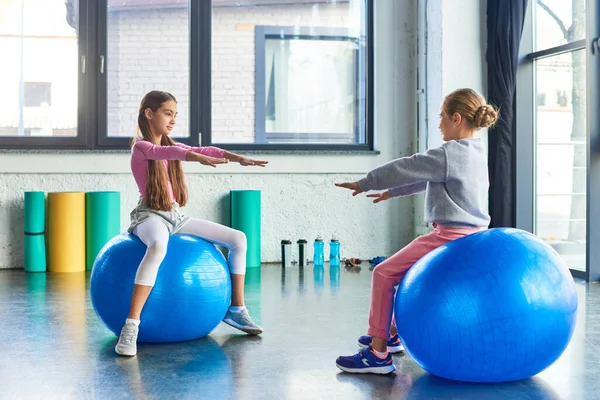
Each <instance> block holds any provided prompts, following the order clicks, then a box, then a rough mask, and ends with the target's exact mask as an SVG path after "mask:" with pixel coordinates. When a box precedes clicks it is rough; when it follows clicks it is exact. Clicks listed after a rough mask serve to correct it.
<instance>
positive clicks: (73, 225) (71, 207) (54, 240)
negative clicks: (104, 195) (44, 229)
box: [48, 192, 85, 272]
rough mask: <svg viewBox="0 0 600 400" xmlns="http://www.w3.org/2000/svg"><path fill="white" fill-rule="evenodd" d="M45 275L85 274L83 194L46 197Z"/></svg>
mask: <svg viewBox="0 0 600 400" xmlns="http://www.w3.org/2000/svg"><path fill="white" fill-rule="evenodd" d="M48 271H51V272H81V271H85V192H54V193H48Z"/></svg>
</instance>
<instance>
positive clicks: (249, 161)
mask: <svg viewBox="0 0 600 400" xmlns="http://www.w3.org/2000/svg"><path fill="white" fill-rule="evenodd" d="M238 162H239V163H240V165H242V166H244V167H247V166H256V167H264V166H265V165H266V164H268V163H269V162H268V161H260V160H253V159H251V158H246V157H241V158H240V160H239V161H238Z"/></svg>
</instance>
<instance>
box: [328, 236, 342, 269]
mask: <svg viewBox="0 0 600 400" xmlns="http://www.w3.org/2000/svg"><path fill="white" fill-rule="evenodd" d="M329 266H330V267H339V266H340V241H339V240H337V239H336V238H333V239H331V242H329Z"/></svg>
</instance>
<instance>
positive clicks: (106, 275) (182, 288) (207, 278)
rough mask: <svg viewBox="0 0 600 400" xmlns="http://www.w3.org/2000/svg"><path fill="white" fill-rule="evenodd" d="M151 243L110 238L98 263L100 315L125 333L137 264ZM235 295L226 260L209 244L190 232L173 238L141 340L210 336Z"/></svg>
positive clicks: (95, 285)
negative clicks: (232, 292) (124, 326)
mask: <svg viewBox="0 0 600 400" xmlns="http://www.w3.org/2000/svg"><path fill="white" fill-rule="evenodd" d="M145 253H146V246H145V245H144V244H143V243H142V241H141V240H140V239H139V238H137V237H136V236H134V235H131V234H122V235H119V236H117V237H115V238H113V239H112V240H111V241H109V242H108V243H107V244H106V245H105V246H104V247H103V248H102V250H101V251H100V253H99V254H98V257H97V258H96V261H95V263H94V266H93V269H92V275H91V283H90V296H91V299H92V304H93V306H94V310H95V311H96V314H97V315H98V317H99V318H100V320H101V321H102V322H103V323H104V325H106V327H107V328H108V329H109V330H110V331H112V332H113V333H114V334H115V335H117V336H118V335H119V334H120V330H121V328H122V326H123V323H124V321H125V319H126V318H127V315H128V314H129V306H130V304H131V295H132V293H133V287H134V281H135V275H136V272H137V268H138V266H139V264H140V262H141V261H142V258H143V257H144V254H145ZM230 299H231V277H230V275H229V268H228V267H227V261H226V260H225V257H224V256H223V254H221V252H220V251H219V250H218V249H217V248H216V247H215V245H213V244H212V243H210V242H207V241H205V240H203V239H200V238H198V237H195V236H191V235H183V234H175V235H172V236H171V237H170V239H169V243H168V245H167V255H166V257H165V258H164V260H163V262H162V264H161V267H160V268H159V270H158V276H157V278H156V283H155V285H154V287H153V289H152V291H151V292H150V296H149V297H148V300H147V302H146V304H145V305H144V309H143V311H142V315H141V321H142V323H141V324H140V331H139V336H138V341H140V342H158V343H160V342H178V341H184V340H191V339H198V338H201V337H204V336H206V335H208V334H209V333H210V332H211V331H212V330H213V329H214V328H215V327H216V326H217V325H218V324H219V322H220V321H221V320H222V319H223V317H224V316H225V313H226V312H227V309H228V307H229V302H230Z"/></svg>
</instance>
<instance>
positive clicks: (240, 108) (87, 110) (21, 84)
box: [0, 0, 373, 150]
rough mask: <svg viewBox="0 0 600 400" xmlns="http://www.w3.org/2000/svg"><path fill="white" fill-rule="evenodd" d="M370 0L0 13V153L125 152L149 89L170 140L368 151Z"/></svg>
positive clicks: (45, 1)
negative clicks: (165, 116) (163, 97)
mask: <svg viewBox="0 0 600 400" xmlns="http://www.w3.org/2000/svg"><path fill="white" fill-rule="evenodd" d="M372 7H373V6H372V0H345V1H336V2H315V1H312V0H298V1H294V2H288V1H280V2H273V1H266V0H251V1H246V2H242V3H240V2H238V1H234V0H212V1H190V0H97V1H91V0H11V1H9V2H2V3H1V4H0V46H1V47H2V48H3V49H7V50H6V51H5V54H8V57H9V58H11V59H13V60H16V62H14V63H2V64H0V90H2V92H3V93H7V94H8V95H7V96H4V97H3V100H0V101H2V102H3V104H0V106H1V107H0V147H2V148H83V149H103V148H113V149H127V148H128V146H129V140H130V138H131V137H132V136H133V135H134V134H135V125H136V120H137V114H138V107H139V102H140V100H141V98H142V97H143V95H144V94H145V93H147V92H148V91H150V90H152V89H159V90H166V91H169V92H171V93H172V94H173V95H175V97H176V98H177V100H178V111H179V114H178V117H177V127H176V129H175V131H174V132H173V136H175V137H176V138H177V139H178V140H179V141H182V142H184V143H188V144H192V145H199V144H201V145H211V144H215V145H218V146H221V147H224V148H229V149H233V150H240V149H241V150H243V149H285V150H296V149H298V150H306V149H318V150H332V149H335V150H345V149H350V150H372V148H373V137H372V135H373V129H372V125H373V123H372V108H373V105H372V103H371V99H372V82H373V65H372V62H373V60H372V36H373V35H372V15H373V12H372Z"/></svg>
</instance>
